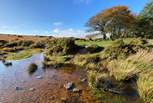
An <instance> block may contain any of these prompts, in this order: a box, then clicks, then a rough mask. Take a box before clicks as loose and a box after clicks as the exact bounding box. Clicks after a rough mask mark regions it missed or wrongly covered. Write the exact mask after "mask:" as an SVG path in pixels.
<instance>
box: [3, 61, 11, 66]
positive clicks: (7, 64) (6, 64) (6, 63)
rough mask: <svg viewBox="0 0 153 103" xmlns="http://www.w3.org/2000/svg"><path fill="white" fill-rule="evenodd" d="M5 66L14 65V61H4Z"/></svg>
mask: <svg viewBox="0 0 153 103" xmlns="http://www.w3.org/2000/svg"><path fill="white" fill-rule="evenodd" d="M3 63H4V65H5V66H12V62H6V61H5V62H3Z"/></svg>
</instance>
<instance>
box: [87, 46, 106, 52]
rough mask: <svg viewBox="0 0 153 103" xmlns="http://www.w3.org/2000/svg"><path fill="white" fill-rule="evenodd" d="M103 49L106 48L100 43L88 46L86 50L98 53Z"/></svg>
mask: <svg viewBox="0 0 153 103" xmlns="http://www.w3.org/2000/svg"><path fill="white" fill-rule="evenodd" d="M103 49H104V48H103V47H100V46H98V45H90V46H87V47H86V50H87V52H89V53H97V52H100V51H102V50H103Z"/></svg>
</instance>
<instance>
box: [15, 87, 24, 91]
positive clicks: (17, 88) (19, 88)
mask: <svg viewBox="0 0 153 103" xmlns="http://www.w3.org/2000/svg"><path fill="white" fill-rule="evenodd" d="M15 90H17V91H20V90H23V88H22V87H15Z"/></svg>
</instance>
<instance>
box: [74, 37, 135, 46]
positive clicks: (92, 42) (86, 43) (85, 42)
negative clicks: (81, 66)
mask: <svg viewBox="0 0 153 103" xmlns="http://www.w3.org/2000/svg"><path fill="white" fill-rule="evenodd" d="M132 40H133V38H125V39H123V41H124V42H125V43H130V42H131V41H132ZM75 43H76V44H77V45H80V46H90V45H98V46H101V47H108V46H111V45H112V44H113V43H114V41H113V40H76V41H75Z"/></svg>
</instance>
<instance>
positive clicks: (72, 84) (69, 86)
mask: <svg viewBox="0 0 153 103" xmlns="http://www.w3.org/2000/svg"><path fill="white" fill-rule="evenodd" d="M64 87H65V88H66V90H69V91H72V90H73V88H74V83H73V82H68V83H67V84H65V85H64Z"/></svg>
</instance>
